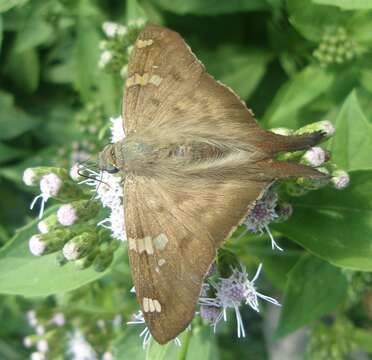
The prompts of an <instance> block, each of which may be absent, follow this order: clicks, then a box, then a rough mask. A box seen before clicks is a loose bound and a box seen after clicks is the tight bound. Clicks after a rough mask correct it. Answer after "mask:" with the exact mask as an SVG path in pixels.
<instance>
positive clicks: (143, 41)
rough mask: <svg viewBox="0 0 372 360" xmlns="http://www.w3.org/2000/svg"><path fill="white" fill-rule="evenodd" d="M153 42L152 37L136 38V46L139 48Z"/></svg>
mask: <svg viewBox="0 0 372 360" xmlns="http://www.w3.org/2000/svg"><path fill="white" fill-rule="evenodd" d="M153 43H154V40H152V39H148V40H138V41H137V47H138V48H139V49H142V48H144V47H146V46H150V45H152V44H153Z"/></svg>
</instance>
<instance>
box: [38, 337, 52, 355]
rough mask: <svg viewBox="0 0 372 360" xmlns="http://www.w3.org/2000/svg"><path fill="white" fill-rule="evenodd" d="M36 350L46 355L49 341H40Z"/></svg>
mask: <svg viewBox="0 0 372 360" xmlns="http://www.w3.org/2000/svg"><path fill="white" fill-rule="evenodd" d="M36 348H37V350H38V351H40V352H41V353H46V352H47V351H48V349H49V346H48V341H46V340H45V339H40V340H39V341H38V342H37V343H36Z"/></svg>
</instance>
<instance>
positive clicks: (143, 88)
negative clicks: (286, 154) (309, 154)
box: [100, 25, 324, 344]
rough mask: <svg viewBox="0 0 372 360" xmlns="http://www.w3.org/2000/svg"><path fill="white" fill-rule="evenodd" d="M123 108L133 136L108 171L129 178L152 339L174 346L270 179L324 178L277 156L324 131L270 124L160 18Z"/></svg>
mask: <svg viewBox="0 0 372 360" xmlns="http://www.w3.org/2000/svg"><path fill="white" fill-rule="evenodd" d="M123 109H124V110H123V118H124V130H125V134H126V137H125V139H124V140H122V141H121V142H118V143H115V144H112V145H108V146H106V147H105V148H104V149H103V151H102V152H101V154H100V168H101V169H102V170H106V171H115V170H116V171H120V172H121V173H122V175H123V178H124V179H125V180H124V206H125V224H126V232H127V238H128V251H129V259H130V263H131V269H132V276H133V282H134V286H135V289H136V295H137V299H138V302H139V304H140V306H141V308H142V311H143V314H144V317H145V320H146V324H147V326H148V328H149V330H150V332H151V334H152V336H153V337H154V338H155V340H156V341H158V342H159V343H161V344H164V343H166V342H168V341H169V340H171V339H173V338H175V337H176V336H177V335H178V334H179V333H180V332H182V331H183V330H184V329H185V328H186V327H187V326H188V325H189V323H190V322H191V320H192V318H193V317H194V313H195V306H196V303H197V301H198V297H199V294H200V290H201V286H202V282H203V279H204V277H205V275H206V273H207V272H208V269H209V267H210V265H211V263H212V262H213V260H214V259H215V257H216V252H217V249H218V248H219V247H220V246H221V244H222V243H223V241H224V240H225V239H227V238H228V237H229V236H230V234H231V233H232V232H233V231H234V230H235V229H236V227H237V226H238V225H239V224H241V223H242V221H243V220H244V219H245V218H246V216H247V214H248V212H249V209H250V208H251V207H252V205H253V203H254V201H255V200H257V199H258V198H259V197H260V196H261V194H262V193H263V192H264V190H265V189H266V188H267V186H268V185H269V184H271V183H272V182H273V181H274V180H277V179H282V178H288V177H299V176H303V177H309V178H320V177H323V176H324V175H323V174H321V173H319V172H318V171H316V170H314V169H312V168H310V167H307V166H303V165H299V164H294V163H286V162H279V161H276V160H274V159H273V156H274V155H275V154H276V153H277V152H280V151H295V150H301V149H306V148H308V147H310V146H313V145H314V144H316V143H318V142H319V141H320V140H321V138H322V134H321V133H315V134H314V133H313V134H305V135H301V136H288V137H286V136H281V135H276V134H273V133H271V132H268V131H266V130H264V129H262V128H261V127H260V126H259V125H258V123H257V122H256V120H255V119H254V117H253V113H252V112H251V111H250V110H249V109H248V108H247V107H246V105H245V104H244V103H243V102H242V101H241V100H240V99H239V98H238V96H237V95H236V94H235V93H234V92H233V91H232V90H231V89H229V88H227V87H226V86H224V85H223V84H221V83H219V82H218V81H216V80H215V79H214V78H213V77H212V76H211V75H209V74H208V73H207V72H206V71H205V68H204V66H203V65H202V64H201V63H200V61H199V60H198V59H197V58H196V57H195V55H194V54H193V53H192V52H191V50H190V48H189V47H188V46H187V44H186V43H185V42H184V40H183V39H182V38H181V36H180V35H179V34H177V33H175V32H173V31H171V30H169V29H166V28H163V27H160V26H155V25H148V26H146V28H145V29H144V30H143V31H142V32H141V33H140V34H139V36H138V38H137V40H136V43H135V46H134V49H133V52H132V54H131V57H130V61H129V65H128V78H127V81H126V85H125V94H124V100H123Z"/></svg>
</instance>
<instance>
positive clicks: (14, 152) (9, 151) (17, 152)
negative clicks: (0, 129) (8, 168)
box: [0, 142, 27, 163]
mask: <svg viewBox="0 0 372 360" xmlns="http://www.w3.org/2000/svg"><path fill="white" fill-rule="evenodd" d="M26 154H27V151H25V150H21V149H17V148H14V147H11V146H8V145H5V144H2V143H1V142H0V163H4V162H7V161H11V160H15V159H18V158H20V157H23V156H25V155H26Z"/></svg>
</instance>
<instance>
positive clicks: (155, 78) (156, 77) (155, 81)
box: [149, 75, 163, 86]
mask: <svg viewBox="0 0 372 360" xmlns="http://www.w3.org/2000/svg"><path fill="white" fill-rule="evenodd" d="M162 80H163V79H162V78H161V77H160V76H159V75H152V76H151V78H150V80H149V83H151V84H154V85H155V86H159V85H160V83H161V82H162Z"/></svg>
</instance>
